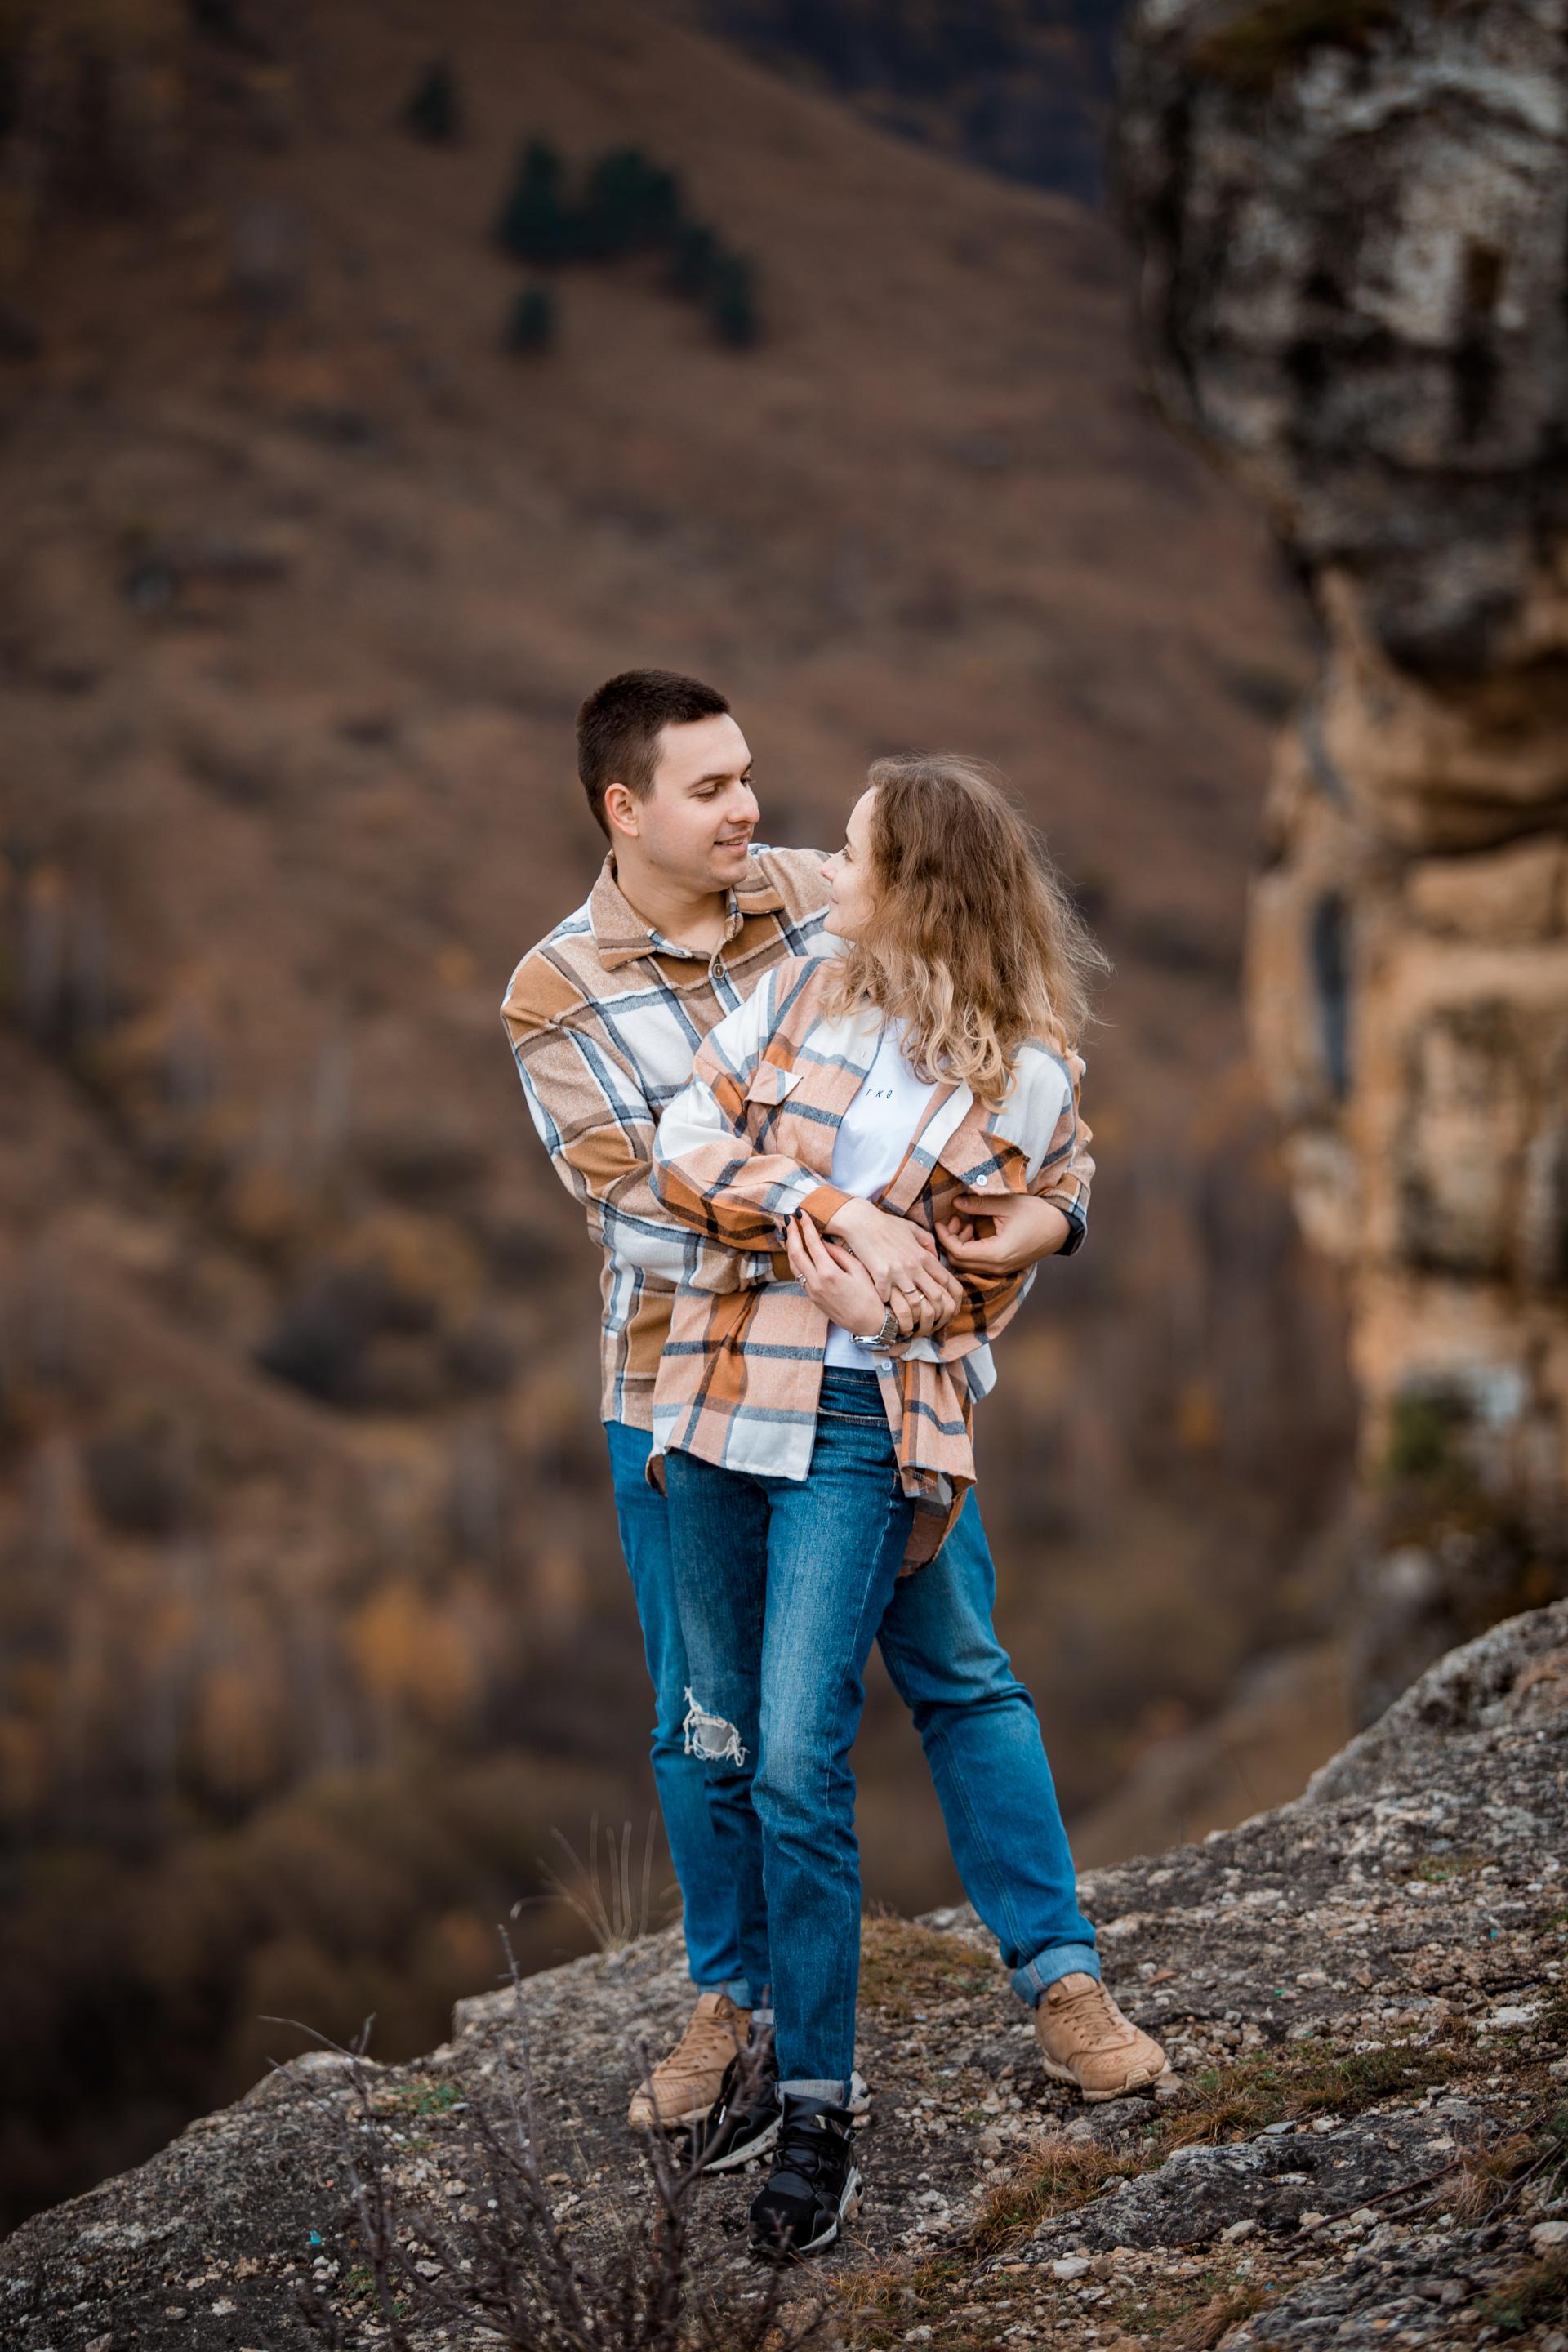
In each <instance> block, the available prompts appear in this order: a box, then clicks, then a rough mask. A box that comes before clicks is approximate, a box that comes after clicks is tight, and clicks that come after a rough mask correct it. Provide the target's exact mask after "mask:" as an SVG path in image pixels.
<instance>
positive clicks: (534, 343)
mask: <svg viewBox="0 0 1568 2352" xmlns="http://www.w3.org/2000/svg"><path fill="white" fill-rule="evenodd" d="M558 320H559V310H558V306H557V304H556V299H555V297H554V295H553V294H552V293H551V291H550V289H549V288H548V287H545V286H525V287H524V288H523V289H522V292H521V294H520V295H519V296H518V298H517V299H516V301H515V302H514V303H513V304H512V306H511V309H510V310H509V311H508V313H507V320H506V326H505V328H504V330H503V331H502V334H501V349H502V350H503V351H508V352H514V353H517V354H520V355H525V356H526V355H528V354H531V353H537V352H548V351H551V350H552V349H553V347H554V343H555V331H556V326H557V323H558Z"/></svg>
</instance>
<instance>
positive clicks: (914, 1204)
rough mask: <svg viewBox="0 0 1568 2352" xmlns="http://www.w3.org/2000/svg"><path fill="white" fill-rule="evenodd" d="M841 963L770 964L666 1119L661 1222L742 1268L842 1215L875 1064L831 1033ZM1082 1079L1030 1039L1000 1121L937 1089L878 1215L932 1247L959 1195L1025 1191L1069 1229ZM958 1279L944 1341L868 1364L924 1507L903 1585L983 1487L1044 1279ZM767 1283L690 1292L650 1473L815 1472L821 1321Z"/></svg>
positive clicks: (863, 1022)
mask: <svg viewBox="0 0 1568 2352" xmlns="http://www.w3.org/2000/svg"><path fill="white" fill-rule="evenodd" d="M833 961H834V960H833V959H831V958H828V959H814V960H811V961H805V960H802V959H799V958H792V959H790V960H789V961H785V962H782V963H779V964H776V965H775V966H774V967H773V970H772V971H770V972H768V973H767V974H766V976H765V977H764V978H763V981H762V982H760V983H759V985H758V987H757V989H756V992H755V993H754V994H753V995H752V997H750V998H749V999H748V1001H747V1002H746V1003H744V1004H742V1005H741V1006H740V1007H739V1008H738V1009H737V1010H736V1011H735V1012H733V1013H730V1014H728V1015H727V1016H726V1017H725V1019H724V1020H722V1021H721V1022H720V1023H719V1024H718V1026H717V1027H716V1028H715V1029H713V1030H712V1031H711V1032H710V1034H709V1036H708V1037H707V1038H706V1039H705V1041H704V1043H703V1045H702V1046H701V1048H700V1052H699V1054H698V1056H697V1062H696V1067H695V1069H694V1072H693V1075H692V1078H691V1083H690V1085H689V1086H688V1087H686V1089H685V1091H684V1092H683V1093H681V1094H679V1095H678V1096H677V1097H675V1099H674V1101H673V1102H671V1103H670V1104H669V1106H668V1108H667V1109H666V1111H665V1113H664V1115H663V1118H661V1119H660V1121H659V1126H658V1137H657V1139H656V1142H655V1150H654V1167H653V1183H654V1190H655V1192H657V1194H658V1199H659V1201H660V1202H662V1204H663V1206H664V1208H665V1210H666V1211H667V1212H668V1214H669V1215H670V1216H672V1217H675V1218H677V1219H679V1222H680V1223H682V1224H683V1225H687V1226H689V1227H690V1228H691V1230H692V1231H693V1232H694V1233H697V1234H701V1235H703V1236H704V1237H705V1238H706V1239H707V1240H709V1241H710V1242H718V1243H721V1244H724V1245H726V1246H727V1247H728V1248H730V1249H732V1250H737V1251H747V1252H751V1253H759V1252H764V1251H773V1252H774V1253H782V1251H783V1243H784V1235H783V1227H784V1223H785V1222H786V1221H787V1220H788V1219H789V1218H790V1217H792V1216H793V1215H795V1213H796V1212H797V1211H798V1210H803V1209H804V1210H805V1213H806V1214H807V1215H808V1216H810V1217H811V1218H812V1219H813V1221H814V1222H815V1223H816V1224H817V1225H818V1226H821V1227H826V1224H827V1223H828V1221H829V1219H830V1218H832V1217H833V1216H834V1215H835V1214H836V1213H837V1211H838V1209H840V1208H841V1207H842V1206H843V1204H844V1202H845V1201H846V1200H847V1198H848V1197H849V1196H848V1195H847V1193H845V1192H840V1191H839V1190H838V1189H837V1187H836V1186H835V1185H834V1183H833V1182H832V1181H831V1176H832V1167H833V1144H834V1139H835V1137H836V1135H837V1131H838V1123H839V1121H840V1119H841V1118H843V1116H844V1114H845V1112H846V1111H847V1109H848V1108H849V1105H850V1104H851V1102H853V1100H854V1098H855V1097H856V1095H857V1094H858V1092H859V1089H860V1087H861V1084H862V1082H863V1081H864V1079H865V1076H866V1073H867V1071H868V1069H869V1068H870V1066H871V1062H872V1059H873V1057H874V1055H875V1054H876V1050H877V1042H878V1039H879V1035H880V1034H881V1028H882V1016H881V1014H880V1013H879V1012H878V1011H876V1010H875V1009H874V1008H871V1007H867V1008H864V1009H862V1010H859V1011H858V1012H856V1013H853V1014H850V1015H848V1016H847V1017H844V1018H839V1019H829V1018H828V1017H827V1014H826V1012H825V1010H824V997H825V994H826V988H827V985H828V982H829V980H830V977H831V975H832V971H833ZM1083 1072H1084V1064H1083V1062H1082V1061H1081V1059H1080V1058H1079V1056H1078V1055H1076V1054H1070V1053H1069V1054H1061V1053H1057V1052H1054V1051H1051V1050H1049V1049H1047V1047H1046V1046H1044V1045H1039V1044H1037V1043H1036V1042H1035V1041H1034V1040H1033V1039H1030V1040H1029V1041H1027V1042H1026V1044H1025V1045H1023V1046H1022V1047H1021V1048H1020V1050H1019V1053H1018V1055H1017V1059H1016V1065H1015V1077H1014V1085H1013V1089H1012V1092H1011V1093H1010V1094H1009V1096H1008V1097H1007V1099H1006V1101H1005V1102H1004V1103H1003V1104H1002V1105H1001V1106H1000V1107H999V1108H994V1109H989V1110H988V1109H986V1108H985V1107H984V1105H982V1104H980V1103H977V1102H976V1100H975V1098H974V1097H973V1094H972V1093H971V1091H970V1089H969V1088H968V1087H966V1086H959V1085H952V1084H949V1085H945V1086H941V1087H938V1089H937V1092H936V1094H935V1095H934V1096H933V1097H932V1099H931V1103H930V1105H929V1107H928V1108H927V1110H926V1113H925V1116H924V1118H923V1119H922V1121H921V1127H920V1129H919V1132H918V1133H917V1135H916V1137H915V1139H914V1140H913V1142H912V1143H911V1144H910V1150H909V1151H908V1153H907V1155H906V1156H905V1159H904V1160H903V1163H902V1165H901V1166H900V1169H899V1171H898V1172H897V1174H896V1175H895V1176H894V1177H893V1179H892V1181H891V1182H890V1183H889V1185H888V1187H887V1189H886V1190H885V1192H883V1193H882V1194H881V1196H880V1200H879V1206H880V1207H882V1208H884V1209H886V1210H888V1211H889V1212H890V1213H893V1214H895V1215H900V1216H907V1217H911V1218H913V1219H915V1220H916V1222H918V1223H921V1224H922V1225H924V1226H926V1227H927V1229H928V1230H934V1228H935V1225H936V1223H937V1221H938V1220H939V1219H940V1218H943V1217H947V1216H950V1215H951V1214H952V1202H953V1199H954V1196H955V1195H956V1194H957V1193H959V1192H963V1191H973V1190H979V1191H984V1190H985V1189H986V1188H987V1187H990V1188H994V1189H995V1190H997V1191H1001V1190H1003V1189H1005V1190H1007V1191H1009V1192H1023V1191H1028V1192H1034V1193H1036V1194H1037V1196H1038V1197H1039V1198H1041V1199H1042V1200H1047V1201H1055V1202H1056V1203H1057V1205H1058V1207H1059V1208H1061V1209H1062V1210H1063V1211H1064V1213H1065V1212H1067V1211H1068V1210H1070V1209H1072V1208H1074V1207H1077V1206H1079V1205H1080V1204H1081V1202H1082V1201H1083V1199H1084V1196H1085V1195H1086V1193H1087V1191H1088V1187H1089V1179H1090V1178H1091V1177H1092V1175H1093V1171H1094V1162H1093V1161H1092V1160H1090V1159H1089V1155H1088V1150H1087V1144H1088V1140H1089V1129H1088V1128H1087V1127H1085V1126H1082V1125H1081V1124H1080V1122H1079V1115H1078V1097H1079V1082H1080V1080H1081V1078H1082V1076H1083ZM1034 1273H1035V1269H1034V1268H1033V1267H1032V1266H1030V1267H1029V1268H1027V1269H1026V1271H1025V1272H1024V1273H1022V1274H1005V1275H1004V1274H999V1275H973V1274H961V1276H960V1280H961V1282H962V1284H963V1306H962V1307H960V1308H959V1310H958V1312H957V1313H956V1315H955V1316H954V1317H953V1318H952V1322H950V1323H949V1324H948V1326H947V1328H946V1329H945V1330H943V1331H941V1332H939V1333H937V1334H936V1336H935V1337H934V1338H931V1339H911V1340H909V1341H906V1342H904V1343H903V1344H902V1345H901V1346H897V1345H895V1346H894V1347H893V1348H891V1349H887V1350H884V1351H882V1352H881V1353H880V1354H879V1356H878V1357H877V1359H876V1364H877V1370H878V1374H879V1380H880V1384H881V1391H882V1402H883V1404H884V1405H885V1407H886V1409H887V1414H888V1425H889V1429H890V1430H891V1432H892V1434H893V1439H894V1443H895V1445H896V1448H897V1455H898V1464H899V1472H900V1478H901V1481H902V1484H903V1487H904V1491H905V1493H906V1494H907V1495H909V1496H911V1497H912V1498H913V1500H914V1503H915V1506H916V1509H915V1520H914V1528H913V1532H912V1533H911V1535H910V1544H909V1549H908V1550H907V1552H906V1555H905V1559H904V1566H905V1568H906V1570H907V1569H910V1568H914V1567H918V1566H919V1565H920V1564H921V1562H922V1561H924V1560H927V1559H931V1557H932V1556H933V1555H934V1554H935V1552H936V1551H937V1550H938V1549H940V1548H941V1546H942V1542H943V1541H944V1539H945V1538H946V1537H947V1535H948V1533H949V1532H950V1530H951V1528H952V1525H953V1522H954V1521H955V1519H956V1518H957V1517H958V1514H959V1511H960V1510H961V1508H962V1507H963V1497H964V1494H965V1492H966V1490H967V1489H968V1487H969V1486H972V1485H973V1480H974V1454H973V1444H972V1443H971V1436H970V1416H971V1411H972V1407H973V1400H974V1399H975V1398H976V1397H979V1396H984V1394H985V1393H986V1391H987V1390H989V1389H990V1388H991V1386H992V1385H993V1383H994V1380H995V1369H994V1365H993V1363H992V1360H991V1349H990V1341H991V1339H992V1337H993V1336H994V1333H996V1332H997V1331H999V1330H1000V1329H1001V1328H1002V1326H1003V1325H1004V1324H1005V1323H1006V1322H1007V1321H1008V1320H1009V1319H1010V1318H1011V1317H1012V1316H1013V1314H1014V1313H1015V1312H1016V1308H1017V1306H1018V1303H1019V1301H1020V1299H1021V1298H1022V1297H1023V1296H1024V1294H1025V1292H1026V1290H1027V1289H1028V1287H1029V1285H1030V1283H1031V1282H1032V1281H1033V1280H1034ZM773 1274H774V1278H773V1280H772V1281H769V1282H765V1283H763V1284H762V1285H760V1286H757V1285H754V1284H753V1285H752V1286H745V1287H742V1288H738V1289H733V1290H731V1289H720V1290H715V1289H712V1288H699V1287H696V1286H682V1288H681V1289H680V1290H679V1291H678V1293H677V1294H676V1299H675V1307H674V1315H673V1319H672V1322H671V1327H670V1335H669V1339H668V1342H667V1343H666V1346H665V1349H664V1354H663V1356H662V1358H661V1359H660V1362H659V1369H658V1381H657V1383H656V1385H655V1389H654V1405H653V1452H652V1455H651V1457H650V1462H649V1475H650V1476H652V1477H654V1478H655V1480H656V1482H657V1481H658V1480H659V1479H660V1478H661V1476H662V1474H661V1472H660V1471H659V1470H658V1462H659V1457H660V1456H661V1455H662V1454H665V1453H667V1452H668V1451H670V1450H672V1449H674V1450H678V1451H685V1452H687V1453H691V1454H701V1455H702V1456H703V1457H704V1458H705V1459H706V1460H708V1461H710V1462H718V1463H721V1464H722V1465H725V1466H726V1467H727V1468H729V1469H732V1470H742V1471H747V1472H758V1473H766V1474H768V1475H772V1476H775V1477H782V1478H804V1477H805V1475H806V1474H807V1472H808V1470H809V1469H810V1466H811V1454H812V1444H813V1441H814V1438H815V1435H816V1406H817V1395H818V1391H819V1389H820V1386H821V1381H822V1361H823V1350H824V1348H825V1347H826V1339H827V1328H828V1318H827V1317H826V1315H825V1314H824V1313H823V1311H822V1309H821V1308H820V1307H816V1306H814V1305H813V1304H812V1301H811V1300H810V1299H809V1298H808V1297H806V1295H805V1290H804V1288H803V1286H801V1284H800V1283H799V1282H797V1281H795V1279H794V1277H793V1276H791V1274H790V1271H789V1261H788V1258H787V1256H784V1255H782V1254H781V1255H775V1256H774V1258H773Z"/></svg>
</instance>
